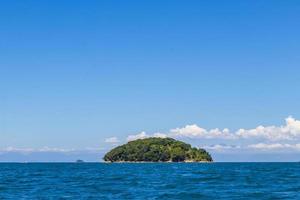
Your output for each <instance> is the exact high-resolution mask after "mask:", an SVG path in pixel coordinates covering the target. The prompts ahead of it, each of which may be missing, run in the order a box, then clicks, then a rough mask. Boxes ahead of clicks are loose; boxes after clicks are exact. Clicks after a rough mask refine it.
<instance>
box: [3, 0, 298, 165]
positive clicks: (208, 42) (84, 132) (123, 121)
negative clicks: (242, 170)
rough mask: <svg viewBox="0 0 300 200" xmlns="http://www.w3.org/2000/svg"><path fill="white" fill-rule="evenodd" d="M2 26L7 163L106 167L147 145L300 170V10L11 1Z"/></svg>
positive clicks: (290, 4) (285, 4) (289, 6)
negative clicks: (119, 150) (131, 146)
mask: <svg viewBox="0 0 300 200" xmlns="http://www.w3.org/2000/svg"><path fill="white" fill-rule="evenodd" d="M0 15H1V16H2V17H1V18H0V30H1V31H0V91H1V92H0V162H9V161H16V162H25V161H42V162H46V161H75V160H76V159H82V160H85V161H99V160H101V157H102V156H103V155H104V153H105V152H106V151H108V150H110V149H111V148H113V147H115V146H116V145H119V144H123V143H126V142H127V141H129V140H133V139H137V138H146V137H173V138H175V139H179V140H182V141H185V142H188V143H190V144H192V145H193V146H196V147H203V148H205V149H207V150H208V151H209V152H210V153H211V154H212V156H213V158H214V160H216V161H282V162H283V161H299V160H300V157H299V154H300V121H299V120H300V109H299V108H300V93H299V92H298V88H299V85H300V76H299V74H300V67H299V63H300V56H299V52H300V51H299V50H300V37H299V35H300V20H299V19H300V3H299V2H298V1H293V0H292V1H235V0H233V1H230V2H228V1H226V2H225V1H220V0H214V1H207V2H204V1H189V2H182V1H177V0H175V1H157V0H154V1H149V2H141V1H135V0H130V1H126V2H122V1H88V2H80V1H57V0H54V1H43V2H41V1H34V0H33V1H26V2H25V1H13V2H12V1H9V2H3V3H2V4H1V7H0Z"/></svg>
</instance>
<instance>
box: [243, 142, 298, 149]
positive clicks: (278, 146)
mask: <svg viewBox="0 0 300 200" xmlns="http://www.w3.org/2000/svg"><path fill="white" fill-rule="evenodd" d="M248 148H252V149H258V150H280V149H290V150H300V143H299V144H286V143H285V144H281V143H272V144H266V143H258V144H251V145H248Z"/></svg>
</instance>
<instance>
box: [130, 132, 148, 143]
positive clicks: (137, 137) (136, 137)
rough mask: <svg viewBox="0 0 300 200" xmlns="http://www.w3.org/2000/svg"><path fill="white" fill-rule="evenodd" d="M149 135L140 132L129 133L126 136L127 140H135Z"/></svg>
mask: <svg viewBox="0 0 300 200" xmlns="http://www.w3.org/2000/svg"><path fill="white" fill-rule="evenodd" d="M147 137H149V135H147V134H146V132H144V131H143V132H141V133H139V134H136V135H129V136H128V137H127V141H132V140H137V139H144V138H147Z"/></svg>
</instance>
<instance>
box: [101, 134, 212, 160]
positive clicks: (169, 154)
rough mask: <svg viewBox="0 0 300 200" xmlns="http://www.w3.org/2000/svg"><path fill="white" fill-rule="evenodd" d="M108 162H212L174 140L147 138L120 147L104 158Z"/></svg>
mask: <svg viewBox="0 0 300 200" xmlns="http://www.w3.org/2000/svg"><path fill="white" fill-rule="evenodd" d="M103 159H104V161H106V162H212V161H213V159H212V157H211V156H210V154H209V153H208V152H207V151H206V150H204V149H197V148H195V147H192V146H191V145H190V144H187V143H184V142H181V141H178V140H175V139H173V138H154V137H152V138H146V139H138V140H134V141H130V142H128V143H127V144H124V145H121V146H118V147H116V148H114V149H112V150H111V151H109V152H108V153H106V154H105V156H104V158H103Z"/></svg>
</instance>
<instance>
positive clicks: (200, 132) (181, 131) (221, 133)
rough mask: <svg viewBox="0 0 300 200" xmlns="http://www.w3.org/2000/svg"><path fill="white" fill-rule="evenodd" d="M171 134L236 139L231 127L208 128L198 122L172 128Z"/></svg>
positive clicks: (188, 136) (175, 135)
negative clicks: (197, 123)
mask: <svg viewBox="0 0 300 200" xmlns="http://www.w3.org/2000/svg"><path fill="white" fill-rule="evenodd" d="M169 135H170V136H173V137H187V138H206V139H213V138H222V139H234V138H235V136H234V135H233V134H231V133H230V131H229V129H227V128H225V129H223V130H219V129H218V128H215V129H211V130H206V129H204V128H201V127H199V126H198V125H196V124H193V125H186V126H185V127H182V128H175V129H171V130H170V133H169Z"/></svg>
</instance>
